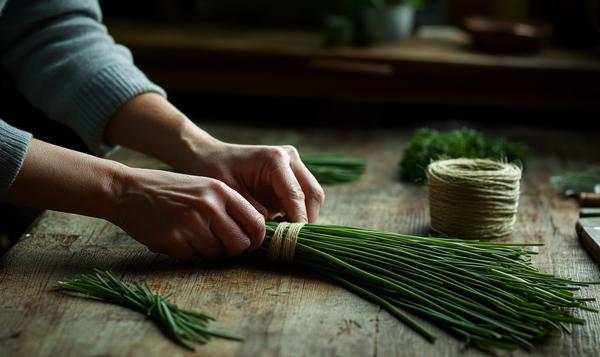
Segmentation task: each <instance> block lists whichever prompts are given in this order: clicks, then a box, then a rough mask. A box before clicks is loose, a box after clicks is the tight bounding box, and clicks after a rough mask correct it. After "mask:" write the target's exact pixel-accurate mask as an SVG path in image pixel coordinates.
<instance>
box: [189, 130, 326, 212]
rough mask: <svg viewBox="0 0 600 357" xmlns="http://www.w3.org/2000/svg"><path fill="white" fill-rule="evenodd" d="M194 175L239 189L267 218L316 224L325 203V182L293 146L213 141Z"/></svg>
mask: <svg viewBox="0 0 600 357" xmlns="http://www.w3.org/2000/svg"><path fill="white" fill-rule="evenodd" d="M192 167H193V168H192V172H191V174H195V175H200V176H208V177H212V178H215V179H218V180H220V181H222V182H224V183H225V184H227V185H228V186H229V187H231V188H233V189H234V190H236V191H237V192H239V193H240V194H241V195H242V196H243V197H244V198H246V200H248V202H250V203H251V204H252V205H253V206H254V207H255V208H256V210H257V211H259V212H260V213H262V214H263V216H264V217H265V219H272V218H274V217H276V216H283V219H285V220H287V221H290V222H306V223H314V222H316V220H317V217H318V215H319V210H320V208H321V205H322V204H323V202H324V199H325V194H324V192H323V189H322V188H321V185H320V184H319V183H318V182H317V180H316V179H315V178H314V176H313V175H312V173H311V172H310V171H309V170H308V169H307V168H306V166H305V165H304V163H302V160H301V159H300V155H299V154H298V151H297V150H296V149H295V148H294V147H292V146H289V145H285V146H262V145H235V144H228V143H224V142H220V141H218V140H213V141H212V143H211V144H210V145H209V146H206V145H205V146H204V149H203V151H202V153H201V155H199V159H198V161H197V162H196V163H195V164H194V165H193V166H192Z"/></svg>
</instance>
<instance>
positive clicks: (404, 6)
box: [340, 0, 424, 45]
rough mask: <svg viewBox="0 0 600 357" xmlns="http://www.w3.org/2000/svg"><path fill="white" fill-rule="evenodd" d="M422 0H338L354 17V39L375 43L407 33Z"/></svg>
mask: <svg viewBox="0 0 600 357" xmlns="http://www.w3.org/2000/svg"><path fill="white" fill-rule="evenodd" d="M423 1H424V0H340V2H341V4H342V6H343V7H344V8H346V10H347V11H348V12H349V13H351V14H353V15H354V17H355V18H356V25H357V36H358V42H359V43H363V44H367V45H370V44H375V43H381V42H389V41H398V40H401V39H403V38H406V37H408V36H410V34H411V33H412V30H413V26H414V23H415V12H416V9H417V8H419V7H421V6H422V4H423Z"/></svg>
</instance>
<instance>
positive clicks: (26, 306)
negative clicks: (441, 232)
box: [0, 123, 600, 357]
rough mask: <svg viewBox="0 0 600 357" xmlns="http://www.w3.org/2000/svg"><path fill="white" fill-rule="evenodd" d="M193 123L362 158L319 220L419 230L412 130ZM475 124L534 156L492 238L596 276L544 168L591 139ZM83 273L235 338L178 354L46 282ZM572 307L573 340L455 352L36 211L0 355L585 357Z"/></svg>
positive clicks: (310, 287) (236, 270)
mask: <svg viewBox="0 0 600 357" xmlns="http://www.w3.org/2000/svg"><path fill="white" fill-rule="evenodd" d="M201 126H203V127H204V128H205V129H207V130H208V131H209V132H211V133H212V134H213V135H214V136H216V137H217V138H220V139H222V140H225V141H230V142H236V143H247V144H292V145H294V146H296V147H297V148H298V149H299V151H300V152H301V153H309V152H341V153H345V154H347V155H350V156H354V157H361V158H364V159H367V160H368V169H367V172H366V173H365V174H364V176H363V177H362V179H361V180H360V181H358V182H354V183H349V184H342V185H336V186H325V193H326V202H325V204H324V206H323V207H322V211H321V215H320V217H319V223H324V224H339V225H351V226H357V227H365V228H373V229H380V230H387V231H393V232H401V233H407V234H413V235H427V234H428V230H429V213H428V202H427V194H426V192H425V190H424V189H423V188H422V187H421V186H419V185H416V184H408V183H403V182H400V181H399V180H398V169H397V168H398V161H399V160H400V158H401V154H402V150H403V148H404V146H405V145H406V143H407V142H408V140H409V139H410V138H411V136H412V133H413V131H412V130H404V129H370V130H352V129H347V130H346V129H326V128H304V129H303V130H298V129H293V128H276V126H272V127H270V128H264V127H260V128H258V127H250V126H248V127H239V126H237V127H233V126H231V125H225V124H210V123H203V124H201ZM486 130H487V132H488V133H490V134H493V135H506V136H507V137H509V138H511V139H515V140H520V141H524V142H525V143H527V144H529V145H530V147H531V148H532V151H533V152H532V157H531V160H530V162H529V163H528V166H527V167H526V169H525V172H524V177H523V180H522V194H521V198H520V208H519V214H518V219H517V223H516V225H515V231H514V233H513V234H512V235H511V236H509V237H506V238H503V239H502V240H504V241H510V242H528V243H529V242H542V243H544V244H545V245H544V246H542V247H537V250H538V251H539V253H540V254H539V255H538V256H535V257H534V265H535V266H537V267H539V268H540V269H541V270H542V271H543V272H547V273H552V274H556V275H558V276H561V277H569V278H573V279H575V280H583V281H600V267H599V265H598V263H596V262H595V261H594V260H593V259H592V257H591V256H590V254H589V253H588V252H587V251H586V250H585V249H584V248H583V246H582V245H581V243H580V242H579V240H578V238H577V234H576V232H575V224H576V222H577V218H578V213H579V207H578V206H577V202H576V201H575V200H573V199H569V198H565V197H563V195H562V192H560V190H558V189H557V188H555V187H552V186H551V185H550V183H549V177H550V176H551V175H554V174H557V173H560V172H563V171H566V170H577V169H582V168H583V167H585V165H586V164H590V163H596V164H598V163H599V162H598V160H600V146H599V145H598V142H597V138H598V134H597V133H585V132H569V131H565V130H549V129H543V128H526V127H500V126H498V127H488V128H487V129H486ZM113 158H114V159H115V160H119V161H122V162H125V163H127V164H129V165H132V166H138V167H157V166H158V165H159V163H158V162H156V161H154V160H151V159H149V158H147V157H144V156H142V155H139V154H136V153H133V152H130V151H127V150H121V151H120V152H119V153H117V154H116V155H115V156H114V157H113ZM94 268H98V269H102V270H111V271H112V272H114V273H115V275H116V276H117V277H118V278H120V279H122V280H123V281H126V282H134V281H147V282H148V283H149V285H150V287H151V288H152V289H153V290H155V291H157V290H159V291H160V292H161V293H162V294H168V293H174V298H173V299H174V300H175V302H176V303H177V304H178V305H180V306H181V307H183V308H186V309H191V310H195V311H201V312H205V313H207V314H210V315H212V316H214V317H215V318H216V321H215V322H213V323H211V326H212V327H215V328H220V329H225V330H228V331H231V332H233V333H235V334H238V335H240V336H242V337H243V338H244V341H242V342H239V341H229V340H224V339H219V338H214V339H212V340H211V341H210V342H209V343H208V344H206V345H200V344H198V345H197V350H196V351H195V352H193V351H189V350H187V349H185V348H183V347H181V346H179V345H177V344H176V343H174V342H173V341H172V340H170V339H168V338H167V337H165V335H164V334H163V332H162V331H161V330H160V329H159V328H158V327H157V325H155V324H154V323H153V322H151V321H149V320H148V319H147V318H146V317H145V316H144V315H142V314H139V313H137V312H133V311H131V310H128V309H126V308H123V307H120V306H116V305H112V304H109V303H106V302H103V301H100V300H97V299H93V298H85V297H82V296H81V295H77V294H72V293H67V292H63V291H59V290H57V289H56V282H57V281H58V280H60V279H63V278H75V277H77V276H78V275H80V274H82V273H90V272H92V271H93V269H94ZM578 295H579V296H582V297H592V298H596V301H594V302H590V303H588V306H590V307H594V308H596V309H599V308H600V286H592V287H587V288H583V289H582V290H581V291H580V292H578ZM409 315H411V314H409ZM574 315H575V316H576V317H581V318H584V319H586V320H587V324H586V325H584V326H573V327H572V334H568V333H566V332H565V331H557V330H553V331H551V333H550V334H549V335H548V336H547V337H546V338H545V339H543V340H541V341H538V342H536V343H535V346H534V350H533V352H527V351H525V350H523V349H519V350H517V351H515V352H507V351H502V350H497V349H478V348H475V347H466V346H465V345H464V343H463V342H462V341H459V340H457V339H456V338H454V337H453V336H451V335H449V334H448V333H447V332H445V330H444V329H443V328H441V327H439V326H436V325H433V324H431V323H429V322H428V321H425V320H423V319H421V318H419V317H415V319H416V320H417V321H418V322H420V323H422V324H423V326H425V327H426V328H427V329H429V330H430V331H432V332H433V333H434V334H436V335H437V336H438V340H437V341H436V342H435V343H430V342H428V341H427V340H425V339H424V338H423V337H422V336H420V335H419V334H417V333H416V332H414V331H413V330H411V329H410V328H409V327H407V326H406V325H405V324H403V323H401V322H399V321H398V320H397V319H395V318H394V317H392V316H391V315H390V314H388V313H387V312H386V311H385V310H383V309H381V308H380V307H379V306H377V305H376V304H373V303H371V302H368V301H366V300H364V299H362V298H360V297H358V296H356V295H354V294H353V293H350V292H348V291H347V290H345V289H344V288H342V287H339V286H338V285H337V284H335V283H332V282H331V281H329V280H327V279H325V278H323V277H321V276H319V275H317V274H315V273H312V272H310V271H306V270H303V269H299V268H294V267H283V266H270V265H268V264H267V263H265V262H262V261H257V260H256V259H253V258H252V257H242V258H238V259H233V260H228V261H222V262H212V263H198V264H187V263H182V262H179V261H176V260H173V259H171V258H169V257H166V256H163V255H158V254H154V253H151V252H150V251H148V250H147V249H146V248H145V247H144V246H142V245H141V244H139V243H137V242H136V241H134V240H132V239H131V238H130V237H128V236H127V235H126V234H125V233H124V232H123V231H121V230H120V229H119V228H117V227H116V226H114V225H112V224H110V223H107V222H105V221H102V220H98V219H93V218H88V217H82V216H77V215H72V214H64V213H58V212H53V211H46V212H45V213H44V214H43V215H42V216H41V217H40V218H39V219H38V220H37V221H36V222H35V223H34V224H33V225H32V226H31V227H30V228H29V230H28V232H27V233H26V234H25V235H23V236H22V237H21V239H20V240H19V242H18V243H17V245H16V246H14V247H13V248H12V249H11V250H10V251H9V252H8V253H7V254H6V255H5V256H3V257H2V258H1V260H0V322H1V323H0V356H14V357H29V356H223V357H225V356H228V357H229V356H257V357H258V356H590V357H591V356H597V355H598V351H600V316H599V314H595V313H590V312H578V311H575V312H574ZM411 316H412V315H411Z"/></svg>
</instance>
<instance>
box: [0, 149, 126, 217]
mask: <svg viewBox="0 0 600 357" xmlns="http://www.w3.org/2000/svg"><path fill="white" fill-rule="evenodd" d="M126 169H127V168H126V167H125V166H123V165H121V164H119V163H117V162H114V161H111V160H105V159H100V158H97V157H94V156H91V155H86V154H82V153H80V152H76V151H72V150H68V149H65V148H61V147H58V146H55V145H51V144H48V143H45V142H42V141H39V140H36V139H33V140H31V142H30V144H29V147H28V148H27V154H26V155H25V160H24V161H23V165H22V166H21V169H20V171H19V173H18V175H17V177H16V179H15V181H14V183H13V185H12V186H11V188H10V189H9V190H8V192H7V194H6V196H5V197H4V200H5V201H7V202H12V203H17V204H21V205H25V206H31V207H37V208H42V209H51V210H56V211H62V212H69V213H77V214H82V215H86V216H91V217H97V218H103V219H106V220H109V221H114V220H115V214H116V212H115V210H114V203H115V201H116V199H117V197H118V194H119V192H120V191H119V189H120V187H121V183H120V178H121V177H122V176H124V173H125V171H126Z"/></svg>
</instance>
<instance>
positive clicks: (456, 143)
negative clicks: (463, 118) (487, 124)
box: [400, 127, 529, 182]
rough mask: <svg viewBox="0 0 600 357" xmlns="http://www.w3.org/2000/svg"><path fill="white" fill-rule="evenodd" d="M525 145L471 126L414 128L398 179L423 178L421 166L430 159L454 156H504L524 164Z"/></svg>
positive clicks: (527, 152)
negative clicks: (459, 127) (493, 136)
mask: <svg viewBox="0 0 600 357" xmlns="http://www.w3.org/2000/svg"><path fill="white" fill-rule="evenodd" d="M528 157H529V148H528V147H527V146H526V145H525V144H523V143H520V142H513V141H509V140H508V139H506V138H504V137H499V138H492V137H490V136H487V135H485V134H483V133H481V132H479V131H476V130H474V129H469V128H466V127H463V128H461V129H456V130H450V131H445V132H441V131H437V130H435V129H431V128H429V127H422V128H419V129H417V131H416V132H415V135H414V137H413V138H412V139H411V141H410V142H409V143H408V145H407V147H406V148H405V150H404V155H403V157H402V159H401V161H400V175H401V178H402V180H404V181H409V182H415V181H419V180H423V179H425V170H424V169H425V167H427V165H428V164H429V163H430V162H431V160H439V159H454V158H490V159H506V160H507V161H508V162H518V163H520V164H521V165H523V166H524V165H525V163H526V161H527V159H528Z"/></svg>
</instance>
